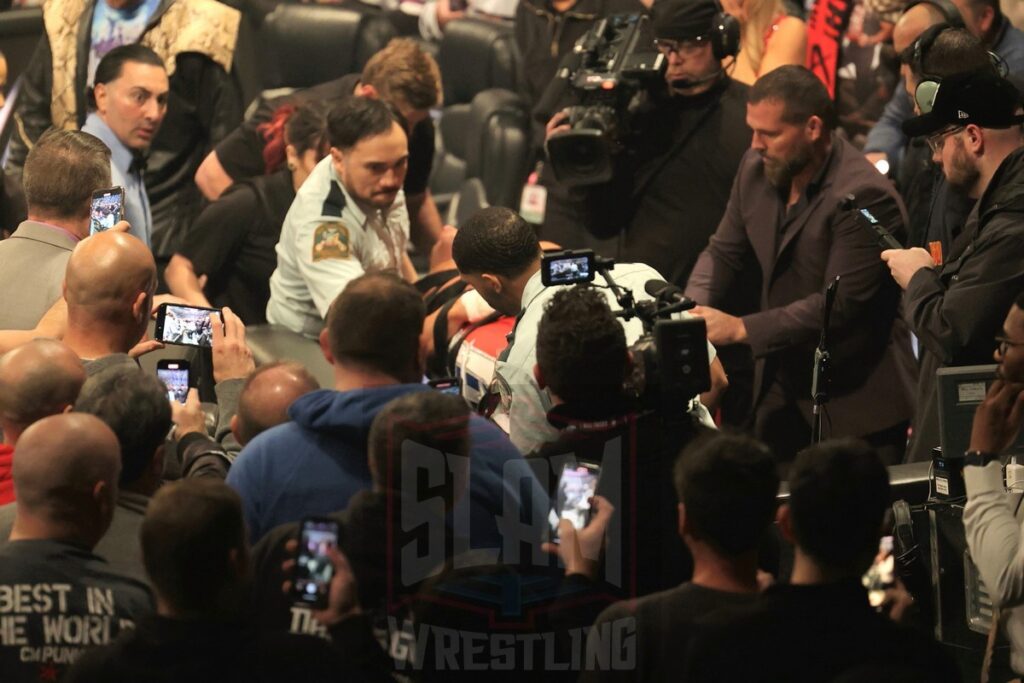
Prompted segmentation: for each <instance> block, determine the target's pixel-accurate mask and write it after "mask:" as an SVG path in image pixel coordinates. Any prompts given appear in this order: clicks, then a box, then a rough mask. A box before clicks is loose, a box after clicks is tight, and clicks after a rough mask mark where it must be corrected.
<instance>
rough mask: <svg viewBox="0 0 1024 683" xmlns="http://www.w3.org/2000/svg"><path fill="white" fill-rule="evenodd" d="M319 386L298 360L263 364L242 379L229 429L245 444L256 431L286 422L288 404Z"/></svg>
mask: <svg viewBox="0 0 1024 683" xmlns="http://www.w3.org/2000/svg"><path fill="white" fill-rule="evenodd" d="M319 388H320V383H319V382H317V381H316V379H315V378H314V377H313V376H312V375H311V374H309V371H308V370H306V368H305V367H303V366H302V365H300V364H299V363H294V362H281V363H272V364H270V365H263V366H261V367H260V368H259V369H258V370H256V372H254V373H252V375H250V376H249V379H247V380H246V381H245V386H244V387H243V388H242V395H241V397H239V399H238V414H237V415H235V417H234V419H233V420H232V421H231V431H232V432H233V433H234V435H235V438H236V439H238V443H240V444H241V445H242V446H245V444H247V443H249V442H250V441H252V440H253V439H254V438H255V437H256V435H257V434H259V433H261V432H265V431H266V430H268V429H270V428H271V427H276V426H277V425H279V424H284V423H285V422H288V420H290V419H291V418H290V417H288V408H289V407H291V405H292V403H293V402H294V401H295V399H297V398H299V397H300V396H304V395H305V394H308V393H309V392H311V391H316V390H317V389H319Z"/></svg>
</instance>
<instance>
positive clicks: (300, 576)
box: [292, 517, 338, 608]
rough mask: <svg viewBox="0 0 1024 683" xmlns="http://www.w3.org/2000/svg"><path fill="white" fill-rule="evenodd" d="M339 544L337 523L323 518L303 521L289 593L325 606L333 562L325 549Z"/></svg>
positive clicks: (303, 601)
mask: <svg viewBox="0 0 1024 683" xmlns="http://www.w3.org/2000/svg"><path fill="white" fill-rule="evenodd" d="M337 545H338V523H337V522H335V521H333V520H330V519H323V518H312V517H311V518H307V519H304V520H302V525H301V527H300V531H299V552H298V555H297V556H296V558H295V574H294V576H293V577H292V596H293V597H294V598H295V601H296V602H300V603H304V604H307V605H310V606H311V607H318V608H322V607H325V606H326V605H327V595H328V593H329V591H330V585H331V579H332V578H333V577H334V565H333V564H331V559H330V557H328V555H327V551H328V550H330V549H331V548H336V547H337Z"/></svg>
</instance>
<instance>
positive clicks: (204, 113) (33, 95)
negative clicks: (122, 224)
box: [5, 0, 242, 256]
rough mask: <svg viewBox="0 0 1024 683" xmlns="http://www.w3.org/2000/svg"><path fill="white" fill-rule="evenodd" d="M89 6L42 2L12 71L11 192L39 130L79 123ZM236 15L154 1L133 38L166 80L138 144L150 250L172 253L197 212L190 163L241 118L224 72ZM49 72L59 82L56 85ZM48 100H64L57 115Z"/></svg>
mask: <svg viewBox="0 0 1024 683" xmlns="http://www.w3.org/2000/svg"><path fill="white" fill-rule="evenodd" d="M95 5H96V0H53V1H52V2H49V3H47V5H46V11H45V12H44V19H43V22H44V26H45V27H46V31H45V32H44V33H43V36H42V37H41V38H40V40H39V43H38V45H37V46H36V50H35V52H34V53H33V55H32V59H31V61H30V62H29V64H28V66H27V67H26V68H25V72H24V73H23V74H22V76H21V86H20V90H19V91H18V102H17V106H16V109H15V112H14V116H15V119H16V121H17V123H18V125H17V126H15V127H14V129H15V130H14V133H13V134H12V135H11V140H10V145H9V151H8V156H7V165H6V167H5V169H6V171H7V173H8V175H9V176H10V178H11V181H12V183H13V184H14V185H15V186H16V189H17V190H19V191H20V189H21V188H20V187H17V186H20V181H21V174H22V168H23V166H24V164H25V158H26V157H27V156H28V150H29V149H31V148H32V145H33V144H34V143H35V141H36V140H38V139H39V136H40V135H42V134H43V133H44V132H45V131H46V130H47V129H49V128H50V127H51V126H55V127H58V128H65V129H68V128H70V129H77V128H80V127H81V126H82V125H83V124H84V123H85V117H86V114H87V113H88V112H87V98H86V92H87V88H86V80H87V76H88V64H89V47H90V40H91V36H92V18H93V9H94V7H95ZM238 16H239V13H238V11H237V10H234V9H231V8H230V7H227V6H226V5H224V4H222V3H219V2H213V1H212V0H162V1H161V2H160V5H159V6H158V7H157V9H156V11H155V12H154V13H153V16H152V17H150V19H149V22H148V23H147V25H146V29H145V31H144V32H143V35H142V37H141V38H140V39H139V42H140V43H141V44H143V45H146V46H148V47H151V48H153V49H154V51H155V52H156V53H157V54H159V55H160V56H161V58H162V59H163V60H164V63H165V64H166V66H167V69H168V76H169V78H170V92H169V93H168V99H167V115H166V116H165V117H164V121H163V124H162V125H161V126H160V130H159V131H157V134H156V136H155V137H154V138H153V142H152V144H151V145H150V148H149V150H148V153H147V155H148V156H147V161H146V172H145V175H144V180H145V185H146V192H147V194H148V195H149V201H150V204H151V209H152V215H153V234H152V235H151V238H152V242H151V246H152V248H153V251H154V253H155V254H157V255H158V256H170V255H171V254H173V253H174V251H175V250H176V248H177V242H178V239H179V238H180V236H181V235H182V234H184V232H185V230H186V229H187V228H188V226H189V225H191V223H192V221H193V220H194V219H195V217H196V215H198V213H199V208H200V206H201V203H202V197H201V195H200V194H199V189H198V188H197V187H196V186H195V183H194V182H193V177H194V176H195V173H196V169H197V168H199V164H200V163H202V160H203V159H204V158H205V156H206V154H207V153H208V152H209V151H210V150H211V149H213V147H214V145H216V144H217V142H219V141H220V140H221V139H222V138H224V137H225V136H226V135H227V134H228V133H230V132H231V131H232V130H234V128H235V127H236V126H237V125H238V124H239V123H240V122H241V120H242V104H241V96H240V95H239V93H238V89H237V86H236V84H235V82H234V80H233V79H232V77H231V76H230V75H229V71H230V70H231V65H232V61H231V60H232V58H233V52H234V47H235V38H236V35H237V27H238ZM58 19H59V21H58ZM200 20H202V21H200ZM66 60H70V62H71V63H72V64H74V69H73V70H72V69H71V68H70V67H69V64H68V61H66ZM55 69H56V71H55ZM61 71H63V73H60V72H61ZM55 73H58V74H59V75H60V77H61V80H62V81H66V83H65V86H64V88H63V89H62V87H61V86H60V83H59V82H58V83H56V84H55ZM55 90H56V91H58V92H59V93H60V95H59V97H56V98H55V92H54V91H55ZM57 104H63V105H65V106H64V107H63V109H62V113H61V114H59V116H60V118H59V119H58V118H55V114H57V110H58V107H57Z"/></svg>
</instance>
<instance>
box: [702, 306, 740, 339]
mask: <svg viewBox="0 0 1024 683" xmlns="http://www.w3.org/2000/svg"><path fill="white" fill-rule="evenodd" d="M690 313H691V314H693V315H695V316H697V317H698V318H704V322H705V323H706V324H707V326H708V341H709V342H711V343H712V344H719V345H722V346H725V345H727V344H739V343H740V342H745V341H746V340H747V326H746V325H744V324H743V318H737V317H736V316H734V315H729V314H728V313H723V312H722V311H720V310H718V309H717V308H711V307H710V306H694V307H693V308H692V309H690Z"/></svg>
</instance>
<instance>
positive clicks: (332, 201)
mask: <svg viewBox="0 0 1024 683" xmlns="http://www.w3.org/2000/svg"><path fill="white" fill-rule="evenodd" d="M344 210H345V193H344V192H343V191H342V189H341V185H339V184H338V183H336V182H335V181H333V180H332V181H331V190H330V192H328V193H327V199H325V200H324V208H323V209H321V211H320V215H321V216H334V217H336V218H341V212H342V211H344Z"/></svg>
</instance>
